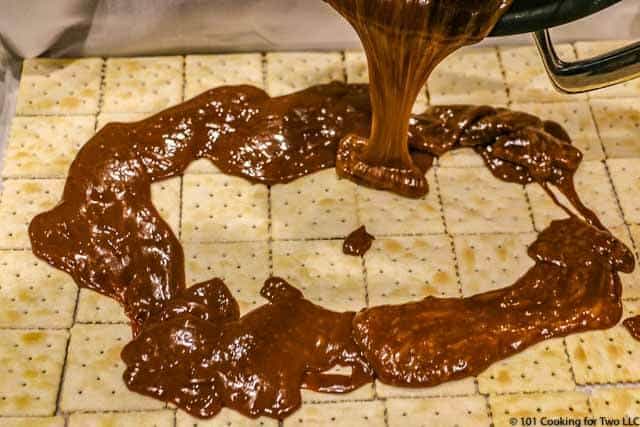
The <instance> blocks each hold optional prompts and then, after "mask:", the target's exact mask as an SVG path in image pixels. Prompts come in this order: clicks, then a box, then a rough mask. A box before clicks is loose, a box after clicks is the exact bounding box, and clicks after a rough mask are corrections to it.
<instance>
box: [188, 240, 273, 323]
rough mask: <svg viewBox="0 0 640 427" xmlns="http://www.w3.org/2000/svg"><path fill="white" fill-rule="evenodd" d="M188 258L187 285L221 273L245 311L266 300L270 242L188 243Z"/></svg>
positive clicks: (220, 276) (242, 311) (242, 310)
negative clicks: (265, 287)
mask: <svg viewBox="0 0 640 427" xmlns="http://www.w3.org/2000/svg"><path fill="white" fill-rule="evenodd" d="M184 259H185V273H186V280H187V286H192V285H195V284H196V283H200V282H204V281H206V280H211V279H213V278H214V277H219V278H221V279H222V280H223V281H224V283H225V284H226V285H227V287H228V288H229V290H230V291H231V294H232V295H233V297H234V298H235V299H236V300H237V301H238V305H239V306H240V312H241V313H243V314H244V313H246V312H248V311H250V310H253V309H254V308H257V307H258V306H260V305H262V304H264V303H265V302H266V301H265V300H264V299H263V298H262V296H260V289H262V286H263V284H264V281H265V280H267V278H268V277H269V246H268V244H267V242H242V243H187V244H185V245H184Z"/></svg>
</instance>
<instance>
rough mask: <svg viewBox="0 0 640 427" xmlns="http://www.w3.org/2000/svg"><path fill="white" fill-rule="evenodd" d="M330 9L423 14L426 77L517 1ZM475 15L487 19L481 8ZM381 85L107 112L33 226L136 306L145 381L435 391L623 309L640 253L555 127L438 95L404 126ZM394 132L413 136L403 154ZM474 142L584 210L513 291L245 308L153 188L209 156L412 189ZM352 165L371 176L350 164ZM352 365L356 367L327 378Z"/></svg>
mask: <svg viewBox="0 0 640 427" xmlns="http://www.w3.org/2000/svg"><path fill="white" fill-rule="evenodd" d="M333 3H335V4H336V5H337V6H338V8H339V9H340V8H341V9H340V10H341V11H343V12H344V11H347V12H348V11H349V10H352V12H353V9H349V8H350V7H352V6H353V7H360V8H364V9H363V10H362V11H360V10H356V12H355V15H353V16H362V18H359V19H360V21H358V22H361V23H362V24H364V23H365V22H367V21H371V28H378V26H379V25H382V26H385V25H388V24H389V23H387V21H386V19H387V18H386V16H387V15H386V14H387V13H389V14H394V13H396V14H397V16H399V17H400V18H397V19H399V21H398V20H396V18H394V19H393V20H392V21H390V22H395V23H396V24H397V25H400V24H401V23H402V22H404V21H405V20H406V22H407V24H406V25H407V27H406V28H404V29H403V28H400V29H396V31H398V32H399V34H398V35H396V36H393V37H404V36H402V34H401V33H402V31H406V32H410V33H412V34H413V33H415V37H416V38H417V39H419V40H422V42H421V43H424V45H423V47H425V49H426V46H427V44H428V45H429V46H430V47H429V49H433V50H434V52H431V51H429V53H428V55H427V56H429V57H431V58H432V59H429V60H426V59H425V60H424V61H423V62H425V63H424V64H422V65H420V66H419V67H418V66H417V65H416V67H418V68H412V67H413V66H411V67H409V66H407V67H408V69H411V70H418V69H419V70H422V71H420V72H421V73H422V72H423V73H424V74H425V76H424V77H420V78H418V76H417V74H419V73H418V71H412V72H409V71H403V72H404V73H405V74H403V75H404V76H410V75H415V77H416V81H417V80H424V79H426V75H428V71H430V68H432V65H426V63H427V62H429V61H432V62H433V61H435V59H433V58H437V59H441V57H443V56H444V55H446V53H448V52H449V51H451V50H453V49H454V48H455V47H457V46H459V45H460V44H464V43H466V42H471V41H474V40H477V39H478V38H480V37H482V36H483V35H484V34H486V32H487V31H489V29H490V27H491V26H492V25H493V22H495V20H496V19H497V16H499V14H500V13H501V11H502V7H503V6H504V4H506V2H497V1H496V2H491V1H490V2H482V3H486V4H483V5H482V6H479V5H476V4H475V3H477V2H473V1H453V2H452V1H449V2H438V1H433V2H422V1H421V2H417V1H415V2H412V1H406V2H404V1H395V2H394V1H382V0H376V1H371V2H366V4H376V5H377V6H376V7H379V8H380V9H376V10H378V12H376V13H373V12H371V11H370V10H369V9H367V8H366V7H364V5H365V2H360V1H355V0H354V1H346V0H345V1H344V2H340V4H337V1H334V2H333ZM440 3H442V4H443V5H444V3H447V5H449V6H447V7H444V6H442V5H440ZM471 6H475V8H477V10H476V9H472V8H471ZM396 7H397V8H399V10H397V11H396V10H395V8H396ZM405 7H406V8H407V9H406V10H405ZM465 7H466V8H468V10H470V11H471V12H469V13H467V14H466V15H465V14H463V9H464V8H465ZM409 8H413V9H412V10H413V11H414V12H416V14H411V13H409ZM380 11H384V13H383V12H380ZM454 12H455V13H454ZM352 14H353V13H352ZM418 14H420V15H418ZM379 16H381V17H382V18H378V17H379ZM394 16H396V15H394ZM412 16H419V17H420V19H417V18H416V19H415V20H411V19H410V17H412ZM427 17H428V18H429V19H428V20H427V19H426V18H427ZM451 17H457V18H455V19H453V18H451ZM422 18H425V20H422ZM379 19H381V20H382V21H380V22H379V21H377V20H379ZM461 22H462V23H468V24H466V26H464V31H462V33H463V34H458V32H457V31H458V30H455V31H454V30H453V29H452V28H458V26H457V25H458V24H460V23H461ZM396 24H394V25H396ZM354 25H355V24H354ZM414 25H416V26H417V25H425V26H427V27H428V29H429V31H430V33H429V34H430V35H429V37H426V36H418V34H419V33H420V32H421V31H423V30H424V29H423V28H422V27H419V28H418V27H414ZM436 25H440V27H437V29H434V28H436V27H434V28H432V27H430V26H436ZM400 30H402V31H400ZM361 31H364V30H361ZM370 31H374V30H373V29H370ZM375 31H378V30H375ZM380 31H382V30H380ZM385 31H386V30H385ZM440 34H442V36H441V37H439V36H438V35H440ZM436 36H438V37H436ZM411 37H414V36H411ZM410 39H411V40H413V38H409V36H407V40H410ZM394 40H395V39H394ZM463 42H464V43H463ZM412 43H413V42H412ZM431 43H435V45H434V46H436V47H433V46H431ZM365 44H366V43H365ZM367 48H368V49H369V52H368V54H369V55H370V57H369V60H370V61H376V58H375V57H373V56H371V55H374V53H373V52H374V51H375V50H376V49H379V47H375V46H373V45H372V46H367ZM388 48H391V47H390V46H388ZM435 50H441V53H437V52H435ZM415 53H416V52H415V51H414V54H415ZM403 55H404V54H403ZM403 55H401V57H402V58H404V56H403ZM406 55H407V59H406V60H407V61H408V60H409V59H408V57H409V56H410V55H409V53H406ZM412 61H413V60H412ZM415 61H418V62H419V61H421V60H420V59H418V58H416V59H415ZM381 64H382V65H381V67H383V68H384V67H392V64H389V63H385V62H384V61H383V62H381ZM385 64H386V65H385ZM373 67H374V68H375V65H374V66H373ZM379 72H380V73H387V72H391V71H390V70H389V69H387V68H385V70H380V71H379ZM412 73H413V74H412ZM374 74H375V72H374ZM391 75H392V76H393V74H391ZM385 78H386V77H385ZM394 78H395V77H394ZM394 84H395V83H394ZM416 84H417V83H416ZM373 85H374V86H373V87H372V96H371V98H372V100H373V105H372V104H371V103H370V101H369V93H368V90H367V87H366V86H364V85H345V84H341V83H332V84H328V85H323V86H317V87H312V88H309V89H306V90H304V91H301V92H298V93H295V94H292V95H288V96H284V97H279V98H271V97H269V96H268V95H267V94H266V93H265V92H264V91H262V90H260V89H257V88H254V87H249V86H236V87H221V88H216V89H212V90H210V91H208V92H206V93H204V94H202V95H200V96H198V97H196V98H193V99H192V100H189V101H187V102H185V103H183V104H181V105H178V106H176V107H173V108H170V109H168V110H165V111H163V112H161V113H158V114H156V115H154V116H152V117H150V118H148V119H145V120H142V121H139V122H136V123H130V124H124V123H111V124H108V125H107V126H105V127H104V128H103V129H102V130H100V131H99V132H98V133H97V134H96V135H95V136H94V137H93V138H91V140H90V141H89V142H88V143H87V144H86V145H84V146H83V147H82V149H81V150H80V152H79V153H78V155H77V157H76V159H75V160H74V162H73V163H72V165H71V168H70V170H69V175H68V178H67V181H66V184H65V188H64V192H63V195H62V200H61V201H60V203H59V204H58V205H57V206H56V207H55V208H53V209H52V210H50V211H48V212H44V213H42V214H40V215H38V216H36V217H35V218H34V219H33V221H32V222H31V224H30V227H29V234H30V238H31V242H32V247H33V251H34V253H35V254H36V255H37V256H39V257H41V258H43V259H45V260H46V261H47V262H48V263H50V264H51V265H53V266H55V267H57V268H59V269H61V270H64V271H66V272H68V273H69V274H70V275H71V276H73V278H74V280H75V281H76V283H77V284H78V285H79V286H81V287H84V288H88V289H92V290H94V291H96V292H100V293H101V294H104V295H106V296H108V297H111V298H113V299H115V300H117V301H118V302H120V303H121V304H122V306H123V307H124V310H125V312H126V314H127V316H128V317H129V319H130V321H131V326H132V330H133V340H132V341H131V342H130V343H128V344H127V345H126V346H125V348H124V350H123V352H122V358H123V360H124V362H125V363H126V365H127V369H126V371H125V374H124V380H125V381H126V383H127V385H128V387H129V388H130V389H131V390H134V391H137V392H139V393H143V394H146V395H149V396H153V397H155V398H157V399H160V400H163V401H167V402H172V403H174V404H176V405H177V406H178V407H180V408H182V409H184V410H186V411H188V412H189V413H191V414H193V415H195V416H198V417H211V416H214V415H215V414H216V413H218V412H219V411H220V409H221V408H222V407H230V408H233V409H235V410H237V411H239V412H241V413H243V414H245V415H248V416H252V417H257V416H261V415H267V416H270V417H274V418H279V419H282V418H284V417H286V416H287V415H289V414H291V413H292V412H293V411H295V410H296V409H297V408H298V407H299V406H300V404H301V396H300V389H301V388H307V389H311V390H317V391H322V392H335V393H340V392H347V391H350V390H353V389H355V388H357V387H359V386H361V385H363V384H365V383H367V382H370V381H372V380H373V378H375V377H377V378H379V379H380V380H381V381H383V382H386V383H389V384H395V385H402V386H410V387H422V386H432V385H436V384H439V383H442V382H444V381H449V380H452V379H457V378H462V377H466V376H470V375H477V374H478V373H480V372H481V371H482V370H483V369H485V368H486V367H487V366H488V365H490V364H491V363H493V362H495V361H497V360H500V359H501V358H504V357H507V356H509V355H511V354H514V353H516V352H519V351H522V350H523V349H525V348H527V347H529V346H531V345H533V344H535V343H537V342H539V341H541V340H544V339H547V338H550V337H554V336H564V335H567V334H570V333H575V332H579V331H585V330H591V329H602V328H608V327H611V326H613V325H615V324H616V323H617V322H618V321H619V319H620V317H621V314H622V307H621V285H620V279H619V277H618V274H617V272H618V271H622V272H629V271H631V270H632V269H633V267H634V258H633V256H632V253H631V252H630V251H629V250H628V249H627V248H626V247H625V246H624V245H623V244H622V243H620V242H619V241H618V240H616V239H615V238H614V237H613V236H611V234H610V233H608V232H607V231H606V230H605V229H604V227H602V225H601V224H600V222H599V221H598V219H597V217H596V216H595V215H594V214H593V212H591V211H590V210H588V209H587V208H586V207H585V206H584V205H583V204H582V203H581V202H580V200H579V198H578V196H577V194H576V193H575V190H574V188H573V176H574V173H575V171H576V169H577V168H578V166H579V164H580V161H581V159H582V156H581V154H580V152H579V151H578V150H577V149H575V148H574V147H573V146H572V145H571V142H570V140H569V138H568V136H567V134H566V133H565V132H564V131H563V130H562V128H561V127H560V126H559V125H558V124H556V123H554V122H550V121H542V120H540V119H538V118H536V117H534V116H531V115H528V114H525V113H518V112H513V111H509V110H506V109H494V108H491V107H474V106H452V107H436V108H433V109H430V110H428V111H426V112H425V113H423V114H421V115H417V116H414V117H413V118H412V119H411V120H408V116H407V120H406V123H399V122H400V121H401V120H402V117H404V113H405V112H407V114H408V110H406V108H405V107H403V106H389V107H385V106H384V105H386V103H387V102H390V101H389V96H391V95H389V94H386V92H385V90H383V89H381V88H380V87H379V84H378V82H376V80H375V79H374V81H373ZM405 89H406V92H404V90H405ZM394 90H396V91H399V92H393V93H394V94H399V95H398V96H400V99H409V98H411V96H413V91H412V90H409V89H407V88H404V89H403V88H402V87H400V88H396V89H394ZM404 93H407V96H405V97H403V95H402V94H404ZM380 94H382V95H380ZM394 96H395V95H394ZM392 97H393V96H392ZM398 102H399V101H398ZM407 102H408V101H407ZM381 106H382V107H381ZM380 108H383V110H380ZM384 108H391V109H393V110H394V111H396V110H395V109H396V108H397V109H398V110H397V111H400V113H402V114H400V113H398V114H397V115H396V114H395V113H394V114H391V113H389V111H390V110H384ZM405 110H406V111H405ZM388 114H391V115H388ZM372 121H373V124H372ZM386 125H389V126H390V127H396V126H397V127H398V128H397V129H395V130H394V129H384V128H385V126H386ZM376 126H378V128H376ZM400 129H401V130H400ZM385 135H388V138H387V136H385ZM398 138H399V139H398ZM400 140H402V141H403V142H402V144H400V143H399V141H400ZM354 141H355V142H354ZM385 141H386V142H385ZM352 143H353V144H354V145H350V144H352ZM369 144H371V145H369ZM392 144H397V147H396V148H390V147H387V145H392ZM339 146H340V147H339ZM371 147H386V148H385V149H384V150H383V149H382V148H380V150H381V151H380V152H377V150H378V148H371ZM460 147H472V148H473V149H474V150H475V151H476V152H478V153H479V155H481V156H482V157H483V158H484V160H485V163H486V164H487V166H488V167H489V169H490V170H491V171H492V173H493V174H494V175H495V176H496V177H497V178H499V179H502V180H505V181H508V182H514V183H517V184H529V183H534V182H535V183H538V184H540V185H542V186H543V187H544V188H545V189H547V190H548V191H549V192H550V194H554V193H553V192H552V191H557V192H559V193H562V194H564V195H565V196H566V198H567V200H568V201H569V203H570V205H571V206H570V207H571V208H572V209H573V211H575V214H574V213H573V211H571V210H570V209H569V208H570V207H569V206H568V207H565V209H566V210H567V211H568V212H570V213H571V216H570V217H569V219H566V220H562V221H554V222H553V223H552V224H551V226H550V227H549V228H547V229H546V230H545V231H543V232H542V233H541V234H540V235H539V236H538V239H537V240H536V242H535V243H533V244H532V245H531V247H530V248H529V256H531V257H532V258H533V259H534V261H535V266H534V267H532V268H531V269H530V270H529V271H528V272H526V273H525V274H524V276H522V277H521V278H520V279H519V280H518V281H517V282H516V283H515V284H513V285H511V286H509V287H506V288H504V289H500V290H497V291H494V292H490V293H486V294H481V295H476V296H472V297H469V298H433V297H428V298H425V299H423V300H422V301H418V302H414V303H409V304H403V305H398V306H391V305H385V306H380V307H372V308H365V309H363V310H361V311H360V312H358V313H354V312H345V313H337V312H333V311H330V310H327V309H324V308H322V307H320V306H318V305H316V304H313V303H311V302H310V301H308V300H306V299H304V296H303V295H302V294H301V292H300V291H298V290H297V289H295V288H294V287H292V286H291V285H289V284H287V283H286V282H284V281H283V280H281V279H278V278H268V279H267V280H266V282H265V285H264V287H263V289H262V291H261V295H262V296H264V297H265V298H266V299H267V300H268V302H267V303H266V304H264V305H263V306H261V307H259V308H257V309H255V310H253V311H251V312H250V313H247V314H246V315H244V316H240V314H239V310H238V305H237V302H236V301H235V299H234V298H233V296H232V295H231V293H230V292H229V290H228V289H227V287H226V286H225V284H224V283H223V282H222V281H221V280H219V279H212V280H209V281H206V282H203V283H199V284H196V285H194V286H191V287H189V288H187V287H186V284H185V275H184V255H183V250H182V246H181V245H180V243H179V241H178V239H177V238H176V236H175V235H174V233H173V232H172V230H171V229H170V228H169V226H168V225H167V223H166V222H165V221H164V220H163V219H162V218H161V217H160V215H159V213H158V211H157V209H156V208H155V207H154V206H153V204H152V202H151V191H150V186H151V184H152V183H154V182H158V181H161V180H164V179H168V178H171V177H174V176H179V175H181V174H182V173H183V172H184V170H185V168H186V167H187V166H188V165H189V164H190V163H191V162H192V161H193V160H195V159H199V158H208V159H210V160H211V161H212V162H213V163H214V164H216V165H217V166H218V167H219V168H220V169H221V170H222V171H223V172H224V173H228V174H233V175H237V176H241V177H244V178H246V179H248V180H250V181H252V182H255V183H264V184H274V183H284V182H289V181H291V180H293V179H295V178H297V177H300V176H303V175H305V174H309V173H312V172H315V171H317V170H320V169H323V168H329V167H332V166H334V165H335V164H336V158H337V159H338V168H339V173H342V174H345V173H344V171H351V172H348V173H346V176H349V177H351V178H354V179H356V180H358V181H359V182H364V183H367V184H368V185H373V186H377V187H382V188H386V189H389V190H393V191H397V192H399V193H401V194H407V195H412V196H415V195H418V194H423V193H424V191H426V188H427V187H426V181H425V180H424V173H425V172H426V170H427V169H428V168H429V167H430V165H431V161H432V160H433V157H434V156H439V155H442V154H443V153H445V152H447V151H449V150H453V149H457V148H460ZM352 149H353V151H351V150H352ZM387 149H388V150H387ZM396 152H397V153H398V154H397V155H396V154H393V153H396ZM407 152H408V153H410V156H406V153H407ZM345 153H347V154H348V153H355V154H354V155H353V156H351V155H350V154H348V155H346V157H344V155H345ZM389 153H391V154H389ZM387 154H389V155H388V156H387ZM341 156H342V157H341ZM376 156H380V158H377V157H376ZM350 159H351V160H353V159H355V161H356V162H362V164H364V165H369V166H372V168H370V167H369V166H367V167H366V168H362V169H359V167H353V168H352V166H353V164H352V163H351V160H350ZM396 160H397V162H396ZM341 161H344V162H345V163H342V164H341V163H340V162H341ZM341 167H342V169H340V168H341ZM416 168H417V169H416ZM358 170H360V171H363V172H364V173H362V174H360V173H359V172H354V171H358ZM376 171H380V172H379V173H378V172H376ZM418 171H419V172H420V173H419V174H418ZM352 172H353V173H352ZM369 172H371V173H369ZM405 172H407V173H405ZM371 177H375V179H369V178H371ZM394 177H395V178H394ZM407 177H410V179H407ZM378 178H379V179H381V181H379V180H378ZM396 178H399V179H396ZM421 182H422V183H423V184H424V185H422V184H420V183H421ZM414 184H415V185H414ZM416 189H419V191H417V190H416ZM554 200H556V201H557V199H555V196H554ZM576 215H580V216H582V218H584V219H585V221H583V220H582V219H580V218H578V216H576ZM445 332H446V333H445ZM470 336H473V339H469V337H470ZM336 366H343V367H349V368H351V373H350V374H348V375H345V374H335V373H329V372H328V371H329V370H330V369H331V368H333V367H336Z"/></svg>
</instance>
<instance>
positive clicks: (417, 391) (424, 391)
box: [376, 377, 476, 398]
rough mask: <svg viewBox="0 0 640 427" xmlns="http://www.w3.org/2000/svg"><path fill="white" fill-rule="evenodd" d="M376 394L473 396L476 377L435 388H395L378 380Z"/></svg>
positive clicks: (381, 395) (391, 395) (383, 395)
mask: <svg viewBox="0 0 640 427" xmlns="http://www.w3.org/2000/svg"><path fill="white" fill-rule="evenodd" d="M376 393H377V394H378V396H380V397H387V398H389V397H451V396H471V395H472V394H475V393H476V383H475V377H467V378H464V379H462V380H457V381H449V382H446V383H442V384H440V385H437V386H434V387H420V388H413V387H395V386H392V385H388V384H385V383H383V382H380V381H379V380H376Z"/></svg>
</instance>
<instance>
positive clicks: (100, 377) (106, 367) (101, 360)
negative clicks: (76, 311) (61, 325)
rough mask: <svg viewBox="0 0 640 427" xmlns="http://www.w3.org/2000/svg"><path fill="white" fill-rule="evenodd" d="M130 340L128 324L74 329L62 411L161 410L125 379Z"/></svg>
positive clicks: (61, 401) (83, 326)
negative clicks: (124, 352)
mask: <svg viewBox="0 0 640 427" xmlns="http://www.w3.org/2000/svg"><path fill="white" fill-rule="evenodd" d="M130 340H131V328H130V327H129V325H80V324H76V325H75V326H74V327H73V328H72V329H71V341H70V342H69V348H68V350H67V365H66V369H65V376H64V382H63V385H62V391H61V397H60V408H61V410H62V411H63V412H75V411H132V410H144V409H159V408H162V407H164V403H163V402H161V401H159V400H155V399H152V398H150V397H146V396H143V395H141V394H137V393H134V392H132V391H129V390H128V389H127V386H126V385H125V383H124V381H123V380H122V373H123V372H124V368H125V366H124V363H123V362H122V360H121V359H120V352H121V351H122V347H124V345H125V344H126V343H127V342H129V341H130Z"/></svg>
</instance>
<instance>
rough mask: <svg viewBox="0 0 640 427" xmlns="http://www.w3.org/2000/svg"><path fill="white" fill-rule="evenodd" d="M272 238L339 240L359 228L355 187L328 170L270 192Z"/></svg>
mask: <svg viewBox="0 0 640 427" xmlns="http://www.w3.org/2000/svg"><path fill="white" fill-rule="evenodd" d="M271 222H272V229H273V230H272V232H273V238H274V239H276V240H278V239H319V238H342V237H344V236H347V235H348V234H349V233H351V232H352V231H354V230H355V229H356V228H358V227H359V223H358V217H357V210H356V184H354V183H353V182H351V181H349V180H346V179H339V178H338V177H337V175H336V172H335V170H333V169H327V170H323V171H320V172H316V173H314V174H312V175H307V176H305V177H302V178H299V179H297V180H295V181H293V182H290V183H289V184H278V185H274V186H273V187H272V188H271Z"/></svg>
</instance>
